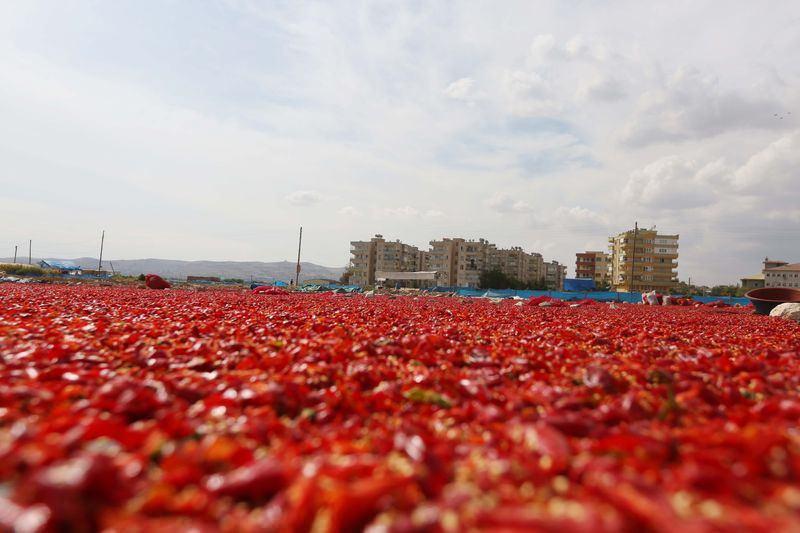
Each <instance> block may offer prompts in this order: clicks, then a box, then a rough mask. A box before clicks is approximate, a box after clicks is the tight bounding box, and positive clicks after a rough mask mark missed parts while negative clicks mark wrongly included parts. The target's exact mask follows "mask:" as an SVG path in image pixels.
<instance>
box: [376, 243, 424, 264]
mask: <svg viewBox="0 0 800 533" xmlns="http://www.w3.org/2000/svg"><path fill="white" fill-rule="evenodd" d="M373 240H374V241H375V270H377V271H383V272H414V271H416V270H417V269H418V266H419V248H417V247H416V246H411V245H410V244H405V243H402V242H400V241H399V240H396V241H394V242H392V241H386V240H384V239H383V238H375V239H373Z"/></svg>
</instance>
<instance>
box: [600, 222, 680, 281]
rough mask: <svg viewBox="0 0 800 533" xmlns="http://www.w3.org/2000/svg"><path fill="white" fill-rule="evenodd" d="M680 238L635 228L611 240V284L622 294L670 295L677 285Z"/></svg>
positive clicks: (652, 230)
mask: <svg viewBox="0 0 800 533" xmlns="http://www.w3.org/2000/svg"><path fill="white" fill-rule="evenodd" d="M678 238H679V236H678V235H665V234H660V233H658V232H657V231H656V230H655V229H639V228H636V229H632V230H628V231H625V232H623V233H620V234H619V235H617V236H615V237H609V239H608V242H609V248H610V250H611V285H612V286H613V287H614V289H616V290H618V291H620V292H645V291H651V290H657V291H662V292H668V291H670V290H671V289H674V288H675V286H676V285H677V283H678V273H677V268H678Z"/></svg>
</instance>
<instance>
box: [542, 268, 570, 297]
mask: <svg viewBox="0 0 800 533" xmlns="http://www.w3.org/2000/svg"><path fill="white" fill-rule="evenodd" d="M544 272H545V275H544V283H545V286H546V287H547V288H548V289H549V290H551V291H562V290H564V280H565V279H566V277H567V266H566V265H562V264H561V263H559V262H558V261H545V262H544Z"/></svg>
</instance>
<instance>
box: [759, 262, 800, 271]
mask: <svg viewBox="0 0 800 533" xmlns="http://www.w3.org/2000/svg"><path fill="white" fill-rule="evenodd" d="M783 270H800V263H791V264H789V265H783V266H779V267H773V268H767V269H765V272H775V271H783Z"/></svg>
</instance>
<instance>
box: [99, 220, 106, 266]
mask: <svg viewBox="0 0 800 533" xmlns="http://www.w3.org/2000/svg"><path fill="white" fill-rule="evenodd" d="M105 240H106V230H103V233H102V235H101V236H100V262H99V263H97V270H98V271H100V270H103V243H104V242H105Z"/></svg>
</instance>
